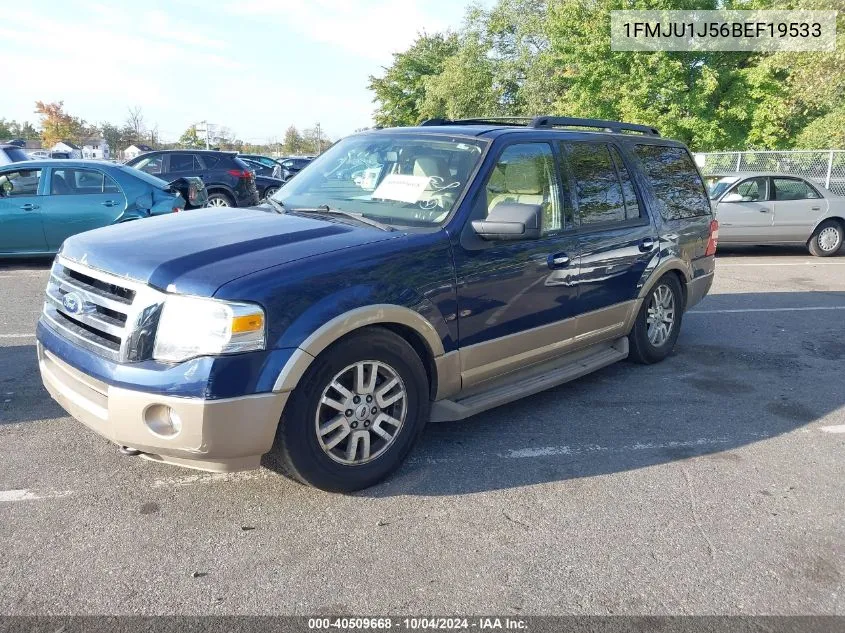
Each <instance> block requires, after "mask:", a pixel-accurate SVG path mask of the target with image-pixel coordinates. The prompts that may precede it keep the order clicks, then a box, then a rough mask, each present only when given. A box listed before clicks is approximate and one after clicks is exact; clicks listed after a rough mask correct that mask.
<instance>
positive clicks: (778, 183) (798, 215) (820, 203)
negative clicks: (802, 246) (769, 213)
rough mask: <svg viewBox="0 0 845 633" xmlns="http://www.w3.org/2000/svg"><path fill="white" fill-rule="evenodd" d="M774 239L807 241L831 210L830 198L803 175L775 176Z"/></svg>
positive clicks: (773, 180) (773, 179)
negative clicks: (801, 177)
mask: <svg viewBox="0 0 845 633" xmlns="http://www.w3.org/2000/svg"><path fill="white" fill-rule="evenodd" d="M772 192H773V195H772V199H773V204H774V207H775V208H774V216H775V220H774V226H773V228H772V232H773V234H774V239H775V240H777V241H779V242H802V243H803V242H806V241H807V240H809V239H810V235H811V234H812V232H813V228H815V226H816V224H818V222H819V219H820V218H822V217H823V216H824V215H825V214H826V213H827V210H828V201H827V200H826V199H825V198H824V197H822V195H821V194H820V193H819V192H818V191H816V189H815V187H813V186H812V185H810V184H808V183H807V182H805V181H804V180H802V179H800V178H781V177H778V176H773V177H772Z"/></svg>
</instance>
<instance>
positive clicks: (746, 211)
mask: <svg viewBox="0 0 845 633" xmlns="http://www.w3.org/2000/svg"><path fill="white" fill-rule="evenodd" d="M770 198H771V196H770V194H769V179H768V178H767V177H765V176H759V177H755V178H746V179H745V180H741V181H740V182H738V183H737V184H735V185H734V186H733V187H731V188H730V189H729V190H728V191H727V192H726V193H725V195H724V196H722V199H721V200H720V202H719V204H718V206H717V207H716V219H717V220H718V221H719V240H720V241H722V242H756V243H763V242H770V241H774V239H773V234H774V231H773V229H772V225H773V222H774V213H773V211H774V204H773V203H772V201H771V199H770Z"/></svg>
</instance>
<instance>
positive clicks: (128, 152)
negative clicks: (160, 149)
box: [123, 143, 153, 160]
mask: <svg viewBox="0 0 845 633" xmlns="http://www.w3.org/2000/svg"><path fill="white" fill-rule="evenodd" d="M152 151H153V148H152V147H150V146H149V145H144V144H143V143H135V144H134V145H130V146H129V147H127V148H126V149H125V150H123V160H132V159H133V158H137V157H138V156H140V155H141V154H146V153H147V152H152Z"/></svg>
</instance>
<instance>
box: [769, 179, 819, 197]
mask: <svg viewBox="0 0 845 633" xmlns="http://www.w3.org/2000/svg"><path fill="white" fill-rule="evenodd" d="M772 182H773V183H774V188H775V195H774V199H775V200H807V199H815V198H820V197H821V196H819V193H818V192H817V191H816V190H815V189H813V188H812V187H811V186H810V185H808V184H807V183H806V182H804V181H803V180H798V179H797V178H773V179H772Z"/></svg>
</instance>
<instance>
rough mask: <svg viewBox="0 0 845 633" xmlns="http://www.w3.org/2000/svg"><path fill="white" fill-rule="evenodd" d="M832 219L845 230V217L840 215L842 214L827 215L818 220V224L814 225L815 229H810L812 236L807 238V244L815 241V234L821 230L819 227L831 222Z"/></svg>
mask: <svg viewBox="0 0 845 633" xmlns="http://www.w3.org/2000/svg"><path fill="white" fill-rule="evenodd" d="M830 221H833V222H836V223H837V224H839V227H840V228H841V229H842V231H843V232H845V217H843V216H840V215H828V216H825V217H823V218H822V219H821V220H819V221H818V222H816V225H815V226H814V227H813V230H812V231H810V237H808V238H807V244H808V245H809V244H810V242H812V241H813V236H814V235H815V234H816V231H818V230H819V227H820V226H821V225H822V224H824V223H825V222H830Z"/></svg>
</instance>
